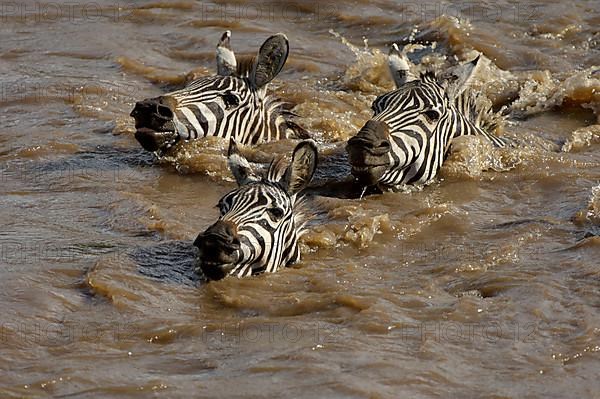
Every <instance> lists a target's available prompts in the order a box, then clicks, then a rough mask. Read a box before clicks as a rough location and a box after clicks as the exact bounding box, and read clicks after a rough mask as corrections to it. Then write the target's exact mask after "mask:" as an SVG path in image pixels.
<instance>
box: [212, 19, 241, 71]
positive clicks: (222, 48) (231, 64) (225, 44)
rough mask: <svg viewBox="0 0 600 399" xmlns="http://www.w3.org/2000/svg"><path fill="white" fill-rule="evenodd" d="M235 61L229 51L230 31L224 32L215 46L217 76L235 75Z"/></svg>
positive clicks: (230, 50) (231, 51) (233, 55)
mask: <svg viewBox="0 0 600 399" xmlns="http://www.w3.org/2000/svg"><path fill="white" fill-rule="evenodd" d="M236 68H237V61H236V59H235V54H234V53H233V50H232V49H231V31H229V30H228V31H225V33H223V35H222V36H221V40H219V43H218V44H217V74H219V75H221V76H229V75H233V74H235V71H236Z"/></svg>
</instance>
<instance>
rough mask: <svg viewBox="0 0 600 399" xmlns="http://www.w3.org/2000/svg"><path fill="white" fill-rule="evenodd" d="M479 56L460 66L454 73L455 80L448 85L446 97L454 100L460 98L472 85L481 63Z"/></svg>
mask: <svg viewBox="0 0 600 399" xmlns="http://www.w3.org/2000/svg"><path fill="white" fill-rule="evenodd" d="M480 58H481V54H479V55H478V56H477V58H475V59H474V60H472V61H470V62H467V63H465V64H462V65H460V66H459V67H458V68H457V69H456V70H455V71H454V74H455V75H456V80H455V81H453V82H452V83H450V84H449V85H448V89H447V92H448V96H449V97H450V98H451V99H455V98H457V97H458V96H460V95H461V94H462V93H463V92H464V91H465V90H466V89H467V88H469V87H470V86H471V85H472V84H473V77H474V76H475V75H477V73H478V72H479V69H481V65H482V64H483V61H481V60H480Z"/></svg>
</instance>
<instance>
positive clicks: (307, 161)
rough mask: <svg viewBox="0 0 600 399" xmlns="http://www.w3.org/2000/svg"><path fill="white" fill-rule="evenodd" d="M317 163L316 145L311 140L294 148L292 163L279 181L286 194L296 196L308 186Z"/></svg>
mask: <svg viewBox="0 0 600 399" xmlns="http://www.w3.org/2000/svg"><path fill="white" fill-rule="evenodd" d="M317 162H318V151H317V145H316V144H315V142H314V141H313V140H306V141H303V142H301V143H300V144H298V145H297V146H296V148H295V149H294V153H293V155H292V163H291V164H290V166H288V168H287V170H286V171H285V175H284V176H283V179H282V181H281V183H282V184H283V185H284V186H285V187H286V188H287V191H288V193H290V194H296V193H298V192H299V191H302V190H303V189H305V188H306V187H307V186H308V184H309V183H310V181H311V180H312V177H313V175H314V174H315V170H316V169H317Z"/></svg>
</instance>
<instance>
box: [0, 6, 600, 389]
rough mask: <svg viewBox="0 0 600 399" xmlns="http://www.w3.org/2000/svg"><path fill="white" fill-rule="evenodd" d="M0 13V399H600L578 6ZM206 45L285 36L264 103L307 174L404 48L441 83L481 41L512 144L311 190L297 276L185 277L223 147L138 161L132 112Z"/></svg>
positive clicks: (187, 67) (596, 177) (460, 148)
mask: <svg viewBox="0 0 600 399" xmlns="http://www.w3.org/2000/svg"><path fill="white" fill-rule="evenodd" d="M0 7H1V8H0V15H1V19H2V24H1V25H0V31H1V32H2V40H1V44H0V71H1V74H0V84H1V87H2V98H1V100H0V106H1V108H2V112H1V114H0V120H1V124H0V132H1V134H0V165H1V182H2V184H1V185H0V193H1V198H2V207H1V208H0V225H2V229H1V230H0V244H1V245H0V251H1V253H0V255H1V257H0V262H1V267H0V282H1V287H2V289H1V290H0V309H1V310H2V311H1V312H0V397H2V398H20V397H77V398H112V397H132V398H133V397H149V396H157V397H169V398H171V397H172V398H178V397H181V398H184V397H185V398H187V397H256V398H258V397H264V398H270V397H276V396H281V395H286V396H288V397H304V398H313V397H331V398H349V397H356V398H365V397H368V398H399V397H406V398H408V397H410V398H417V397H419V398H420V397H423V398H425V397H465V398H522V397H532V398H533V397H544V398H550V397H551V398H567V397H572V398H583V397H586V398H592V397H599V395H600V393H599V392H600V383H599V382H598V370H599V367H600V362H599V359H600V313H599V310H600V261H599V259H600V258H599V255H600V237H599V235H600V186H599V184H600V155H599V154H600V145H599V144H600V126H599V123H600V121H599V117H598V115H599V112H600V72H596V71H598V70H599V69H600V33H599V31H598V26H600V6H599V4H598V2H597V1H575V2H568V3H564V2H557V1H548V2H544V1H523V2H509V1H500V2H492V1H486V2H461V3H460V5H450V4H448V3H437V2H429V1H426V2H418V3H417V2H392V1H383V0H376V1H348V2H345V1H343V2H335V3H331V4H329V3H324V2H316V1H315V2H310V1H308V2H299V3H291V2H287V3H286V2H267V3H251V2H245V1H234V2H221V1H217V2H212V3H209V2H192V1H186V0H184V1H178V2H161V1H142V2H138V3H136V5H131V4H130V3H124V4H121V3H118V4H117V3H116V2H110V1H104V0H99V1H95V2H93V3H86V2H79V3H73V2H64V3H40V2H33V1H24V2H19V3H16V2H15V3H10V4H8V3H3V4H1V5H0ZM453 17H460V19H456V18H453ZM225 29H231V30H232V31H233V46H234V48H235V50H236V51H237V52H238V53H248V52H254V51H255V50H256V49H257V48H258V46H259V45H260V43H262V41H263V40H264V39H265V38H266V37H267V36H268V35H269V34H270V33H273V32H279V31H281V32H285V33H286V34H287V35H288V37H289V39H290V43H291V55H290V58H289V61H288V63H287V65H286V67H285V68H284V71H283V73H282V74H281V75H280V76H279V78H278V79H277V80H276V82H275V83H274V84H273V85H272V88H273V89H274V90H276V91H278V92H279V93H280V94H281V95H282V96H283V97H285V98H287V99H290V100H293V101H295V102H297V103H298V106H297V107H296V112H297V113H298V114H300V115H302V116H303V118H302V119H301V120H300V123H301V124H303V125H304V126H305V127H306V128H307V129H308V130H309V131H310V132H311V133H312V134H313V137H315V138H316V140H317V141H318V142H319V145H320V147H321V151H322V155H323V158H324V159H325V158H327V159H329V160H330V161H329V163H326V164H325V165H328V167H327V168H326V169H327V170H326V171H325V172H327V173H328V174H329V175H328V176H325V175H326V174H327V173H325V175H322V176H321V177H322V178H323V179H325V181H326V179H327V178H333V179H334V180H335V179H337V178H342V177H343V176H344V175H345V173H347V169H345V166H344V163H343V162H341V161H340V157H341V156H342V155H340V154H342V151H341V148H342V147H343V141H344V140H346V139H348V138H349V137H350V136H351V135H352V134H354V133H355V132H356V131H357V130H358V129H359V128H360V127H361V126H362V124H363V123H364V122H365V121H366V120H367V119H368V118H369V116H370V107H369V106H370V103H371V101H372V100H373V99H374V97H375V96H376V95H378V94H381V93H383V92H385V91H386V90H389V89H390V88H392V81H391V79H390V76H389V75H388V73H387V71H386V65H385V56H384V54H386V52H387V48H386V46H388V45H389V44H390V43H392V42H394V41H398V42H401V43H406V42H408V39H407V38H409V37H412V40H413V41H417V42H420V43H423V44H428V43H429V44H431V43H432V42H435V50H434V51H429V52H427V50H423V51H422V53H423V54H422V55H423V57H424V58H423V60H424V61H423V62H424V63H425V64H426V65H428V66H429V67H430V68H432V69H434V70H436V71H438V72H441V71H443V70H444V68H445V64H447V63H450V62H452V61H453V60H460V61H462V60H467V59H470V57H471V56H472V54H473V53H472V50H473V49H475V50H478V51H481V52H482V53H483V54H484V55H485V57H486V58H487V59H489V60H490V63H489V65H488V67H487V69H485V70H484V71H483V72H482V75H481V76H479V77H478V79H479V84H480V88H481V89H482V90H484V91H485V93H486V94H487V95H488V97H489V98H490V100H491V101H492V102H493V103H494V105H495V106H496V107H497V108H499V107H501V106H503V105H507V106H509V107H510V108H511V111H512V114H511V117H510V118H509V120H508V121H507V123H506V124H505V126H504V129H503V130H504V134H505V135H507V136H509V137H511V138H515V139H516V140H518V141H519V143H520V145H519V147H518V148H514V149H507V150H497V149H492V148H489V147H488V146H486V145H485V144H484V143H482V142H480V141H478V140H475V139H465V140H461V141H460V142H457V143H455V144H454V145H453V151H452V154H451V155H450V157H449V159H448V161H447V163H446V164H445V165H444V167H443V169H442V171H441V173H440V176H439V179H437V180H436V182H434V183H433V184H431V185H429V186H427V187H425V188H423V189H422V190H413V191H410V192H386V193H384V194H376V195H370V196H367V197H365V198H363V199H343V198H339V197H338V198H336V196H335V195H332V196H330V197H320V198H318V199H319V206H323V207H325V209H326V212H325V213H324V214H323V215H321V216H320V217H319V218H318V219H317V220H316V221H315V222H314V223H313V225H312V226H311V232H310V233H309V234H308V235H307V236H305V237H304V239H303V243H302V245H303V259H302V262H301V263H300V264H298V265H296V266H294V267H292V268H288V269H285V270H283V271H281V272H279V273H276V274H273V275H263V276H258V277H253V278H246V279H235V278H228V279H225V280H223V281H219V282H216V283H210V284H203V283H202V282H201V281H200V280H199V279H198V277H197V276H195V275H194V274H193V273H192V272H191V267H192V265H193V256H194V254H193V251H192V250H191V247H190V243H191V241H192V240H193V239H194V238H195V236H196V234H197V233H198V232H200V231H202V230H203V229H205V228H206V227H207V226H208V225H209V224H210V223H211V222H212V221H213V220H214V219H215V218H216V217H217V211H216V209H215V204H216V203H217V201H218V199H219V197H220V196H221V195H223V194H224V193H225V192H227V191H228V190H230V189H231V188H232V187H233V183H232V180H231V178H230V176H229V173H228V172H227V169H226V168H225V159H224V157H223V151H224V146H225V145H226V144H225V143H222V142H220V141H219V140H208V141H205V142H203V143H197V144H193V145H183V146H179V147H177V148H176V149H175V150H174V151H173V152H172V153H170V154H168V156H167V157H165V159H163V160H161V161H160V162H157V161H156V160H154V159H153V157H152V156H151V154H148V153H145V152H144V151H143V150H141V148H140V147H139V146H138V145H137V143H136V142H135V140H134V138H133V134H132V133H133V125H132V120H131V119H130V118H129V117H128V114H129V112H130V110H131V109H132V106H133V104H134V102H135V101H136V100H139V99H142V98H145V97H150V96H155V95H157V94H159V93H161V92H164V91H165V90H167V89H170V88H173V87H178V86H179V85H181V84H182V83H183V82H184V81H185V80H186V78H188V77H189V76H193V75H196V76H199V75H202V74H206V73H213V71H214V62H213V54H214V46H215V44H216V41H217V40H218V37H219V35H220V33H221V32H222V31H223V30H225ZM293 145H294V143H293V142H291V141H284V142H280V143H274V144H269V145H265V146H261V147H259V148H257V149H246V152H247V153H248V154H249V155H250V156H254V157H255V158H264V157H265V156H268V154H272V153H276V154H285V153H287V152H289V151H290V150H291V148H293Z"/></svg>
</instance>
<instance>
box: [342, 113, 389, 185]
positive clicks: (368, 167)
mask: <svg viewBox="0 0 600 399" xmlns="http://www.w3.org/2000/svg"><path fill="white" fill-rule="evenodd" d="M390 150H391V144H390V134H389V129H388V126H387V124H386V123H385V122H381V121H376V120H370V121H368V122H367V123H366V124H365V126H363V128H362V129H361V130H360V131H359V132H358V134H357V135H356V136H354V137H352V138H351V139H350V140H348V144H347V145H346V151H347V152H348V161H349V162H350V165H351V167H352V175H354V177H356V178H357V179H358V180H359V181H360V182H362V183H364V184H365V185H373V184H376V183H377V182H378V181H379V179H380V178H381V176H383V174H384V173H385V172H386V171H387V169H388V168H389V165H390V160H389V153H390Z"/></svg>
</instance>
